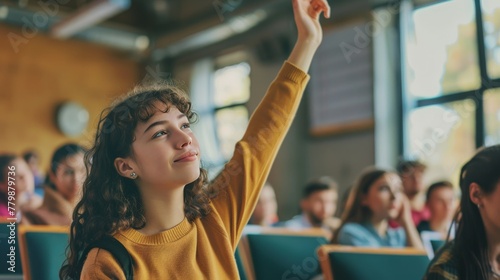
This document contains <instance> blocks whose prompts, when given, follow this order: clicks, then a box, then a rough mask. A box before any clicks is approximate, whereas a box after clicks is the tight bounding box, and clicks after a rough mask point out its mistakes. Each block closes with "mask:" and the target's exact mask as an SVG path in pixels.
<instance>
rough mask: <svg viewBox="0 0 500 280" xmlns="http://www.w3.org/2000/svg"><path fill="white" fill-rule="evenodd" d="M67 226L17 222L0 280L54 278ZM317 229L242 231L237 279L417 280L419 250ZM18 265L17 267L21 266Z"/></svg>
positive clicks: (3, 227)
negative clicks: (373, 244) (338, 240)
mask: <svg viewBox="0 0 500 280" xmlns="http://www.w3.org/2000/svg"><path fill="white" fill-rule="evenodd" d="M7 225H8V223H7V222H2V224H0V247H1V250H2V252H6V253H5V254H3V253H2V254H0V261H1V262H2V263H4V264H5V263H6V262H7V261H8V259H7V258H8V256H7V252H8V250H9V248H10V246H11V244H9V242H8V240H9V236H10V228H9V227H8V226H7ZM68 232H69V228H68V227H59V226H22V225H17V234H16V236H17V239H16V241H15V242H16V244H15V246H14V248H15V249H17V251H15V255H16V271H15V272H12V271H8V270H7V268H8V266H5V265H3V266H2V271H1V274H0V279H12V280H15V279H23V277H24V279H36V280H45V279H50V280H51V279H58V278H59V277H58V273H59V269H60V267H61V265H62V263H63V261H64V258H65V251H66V247H67V244H68V237H69V235H68ZM327 243H328V242H327V238H326V236H325V235H324V232H323V231H322V230H314V229H309V230H300V231H297V230H287V229H280V228H271V229H266V228H263V229H259V230H255V229H254V230H252V231H250V232H246V233H245V234H244V236H243V237H242V239H241V241H240V243H239V245H238V248H237V250H236V254H235V258H236V262H237V265H238V269H239V272H240V277H241V279H243V280H268V279H269V280H271V279H273V280H274V279H312V280H315V279H326V280H333V279H335V280H344V279H349V280H357V279H362V280H370V279H387V280H391V279H409V280H411V279H415V280H416V279H422V276H423V275H424V273H425V270H426V268H427V266H428V264H429V258H428V256H427V254H426V253H425V251H420V250H416V249H410V248H404V249H395V248H379V249H377V248H356V247H349V246H339V245H328V244H327ZM21 267H22V268H24V269H22V268H21Z"/></svg>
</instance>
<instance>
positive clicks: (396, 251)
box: [318, 245, 429, 280]
mask: <svg viewBox="0 0 500 280" xmlns="http://www.w3.org/2000/svg"><path fill="white" fill-rule="evenodd" d="M318 256H319V259H320V260H321V268H322V270H323V275H324V276H325V280H333V279H335V280H379V279H384V280H400V279H405V280H421V279H422V277H423V276H424V274H425V272H426V269H427V266H428V265H429V258H428V256H427V253H426V252H425V251H424V250H417V249H413V248H361V247H351V246H339V245H326V246H322V247H321V248H320V249H319V251H318Z"/></svg>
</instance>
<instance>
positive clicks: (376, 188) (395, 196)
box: [362, 173, 403, 219]
mask: <svg viewBox="0 0 500 280" xmlns="http://www.w3.org/2000/svg"><path fill="white" fill-rule="evenodd" d="M402 191H403V186H402V183H401V179H400V178H399V176H397V175H396V174H394V173H385V174H384V175H383V176H382V177H380V178H379V179H378V180H376V181H375V182H374V183H373V184H372V185H371V186H370V188H369V189H368V193H366V194H365V195H364V197H363V200H362V205H364V206H366V207H368V208H370V210H371V211H372V214H373V217H375V218H377V219H389V218H396V217H397V216H398V213H399V210H400V208H401V203H402Z"/></svg>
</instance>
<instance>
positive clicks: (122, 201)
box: [59, 84, 216, 279]
mask: <svg viewBox="0 0 500 280" xmlns="http://www.w3.org/2000/svg"><path fill="white" fill-rule="evenodd" d="M157 102H161V103H163V104H164V105H166V109H165V110H166V111H162V112H168V110H169V109H170V107H171V106H175V107H176V108H177V109H179V111H181V112H182V113H184V114H185V115H186V116H187V117H188V119H189V121H190V122H191V123H192V122H194V121H196V114H195V113H194V112H193V111H192V110H191V103H190V102H189V99H188V97H187V94H186V93H185V92H184V91H183V90H181V89H180V88H179V87H176V86H172V85H166V84H155V85H149V86H146V87H145V86H140V87H136V88H135V89H134V90H132V91H131V92H130V93H128V94H127V95H126V96H125V97H124V98H122V99H119V100H117V102H115V103H114V105H111V107H109V108H107V109H105V110H104V111H103V112H102V113H101V116H100V120H99V124H98V127H97V133H96V136H95V142H94V145H93V147H92V148H91V149H90V150H89V151H88V152H87V153H86V154H85V164H86V167H87V170H88V177H87V179H86V180H85V182H84V185H83V195H82V199H81V201H80V202H79V203H78V204H77V205H76V207H75V210H74V212H73V222H72V223H71V231H70V243H69V248H68V250H67V259H66V262H65V264H64V265H63V267H62V268H61V271H60V274H59V276H60V278H61V279H78V278H79V275H80V271H79V270H80V269H81V267H78V260H79V255H80V253H81V252H82V251H83V250H84V249H85V247H86V246H88V245H89V244H90V243H92V242H94V241H96V240H99V239H101V238H102V237H103V236H104V235H113V234H114V233H116V232H118V231H122V230H125V229H128V228H134V229H140V228H143V227H144V226H145V225H146V220H145V217H144V207H143V204H142V200H141V196H140V193H139V190H138V188H137V186H136V184H135V182H134V180H132V179H129V178H125V177H123V176H120V175H119V174H118V172H117V171H116V169H115V166H114V164H113V162H114V160H115V159H116V158H117V157H127V156H129V155H131V152H132V151H131V149H132V142H133V141H134V140H135V139H134V130H135V128H136V126H137V124H138V123H139V122H146V121H147V120H148V119H149V118H151V117H152V116H153V115H154V113H155V112H157V111H158V110H159V109H158V108H157V107H156V106H155V104H156V103H157ZM206 185H207V172H206V171H205V170H204V169H203V168H200V176H199V177H198V179H196V180H195V181H194V182H191V183H189V184H187V185H186V186H185V187H184V205H185V206H184V212H185V215H186V218H187V219H188V220H189V221H190V222H192V221H194V220H195V219H196V218H199V217H203V216H206V215H207V214H208V213H209V211H210V200H211V199H212V198H213V197H215V196H216V193H215V191H214V190H209V189H208V188H206Z"/></svg>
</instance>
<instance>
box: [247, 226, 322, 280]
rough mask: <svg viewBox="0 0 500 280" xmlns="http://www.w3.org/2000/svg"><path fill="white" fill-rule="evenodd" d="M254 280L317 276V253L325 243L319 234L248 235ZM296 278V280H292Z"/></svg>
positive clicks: (317, 231)
mask: <svg viewBox="0 0 500 280" xmlns="http://www.w3.org/2000/svg"><path fill="white" fill-rule="evenodd" d="M247 238H248V245H249V248H250V254H251V260H252V263H253V268H254V273H255V279H258V280H268V279H269V280H275V279H304V280H305V279H311V278H313V277H314V276H316V275H318V274H320V269H319V261H318V258H317V255H316V250H317V249H318V248H319V247H320V246H321V245H324V244H327V243H328V241H327V239H326V237H325V233H324V232H323V231H321V230H306V231H302V232H301V231H291V230H284V229H282V230H280V231H277V232H273V233H256V234H255V233H254V234H247ZM294 277H295V278H294Z"/></svg>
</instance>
